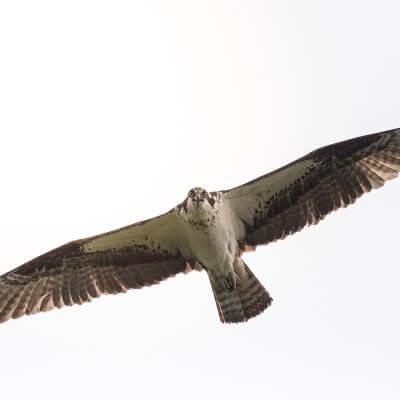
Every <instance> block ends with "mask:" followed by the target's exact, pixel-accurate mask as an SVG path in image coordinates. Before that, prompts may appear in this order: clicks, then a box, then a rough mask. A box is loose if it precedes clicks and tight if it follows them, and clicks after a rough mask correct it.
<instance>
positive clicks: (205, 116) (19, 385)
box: [0, 0, 400, 400]
mask: <svg viewBox="0 0 400 400" xmlns="http://www.w3.org/2000/svg"><path fill="white" fill-rule="evenodd" d="M399 15H400V5H399V2H398V0H393V1H389V0H379V1H378V0H371V1H365V0H359V1H352V0H347V1H344V0H340V1H329V0H323V1H316V0H314V1H312V0H304V1H296V0H274V1H269V0H265V1H261V0H260V1H251V0H243V1H224V0H217V1H215V0H213V1H211V0H210V1H188V0H182V1H174V0H169V1H162V0H159V1H155V0H143V1H118V0H113V1H99V0H96V1H88V0H79V1H73V0H70V1H55V0H49V1H41V0H37V1H15V0H12V1H8V0H4V1H2V2H1V3H0V135H1V136H0V176H1V192H0V194H1V196H0V221H1V224H0V237H1V251H0V273H5V272H7V271H8V270H10V269H12V268H15V267H16V266H18V265H20V264H22V263H23V262H25V261H28V260H29V259H31V258H33V257H35V256H38V255H40V254H41V253H43V252H45V251H47V250H50V249H52V248H54V247H56V246H59V245H61V244H63V243H65V242H67V241H70V240H72V239H78V238H81V237H85V236H89V235H93V234H97V233H100V232H103V231H107V230H110V229H113V228H117V227H120V226H123V225H126V224H129V223H133V222H135V221H138V220H141V219H145V218H149V217H152V216H155V215H157V214H159V213H162V212H164V211H167V210H169V209H170V208H172V207H173V206H175V205H176V204H177V203H178V202H180V201H181V200H183V198H184V197H185V196H186V193H187V190H188V189H189V188H190V187H192V186H197V185H200V186H204V187H205V188H207V189H208V190H218V189H227V188H230V187H233V186H235V185H238V184H241V183H244V182H245V181H246V180H250V179H253V178H255V177H257V176H259V175H261V174H264V173H266V172H268V171H270V170H272V169H275V168H277V167H280V166H282V165H284V164H285V163H288V162H290V161H292V160H294V159H295V158H297V157H300V156H302V155H304V154H305V153H307V152H309V151H311V150H313V149H315V148H317V147H320V146H323V145H326V144H329V143H333V142H336V141H340V140H345V139H348V138H351V137H354V136H358V135H362V134H367V133H374V132H378V131H382V130H386V129H391V128H395V127H398V126H400V47H399V38H400V24H399ZM399 199H400V181H393V182H390V183H388V184H387V185H386V186H385V187H384V188H383V189H381V190H380V191H377V192H375V193H372V194H369V195H366V196H365V197H363V198H362V199H360V200H359V201H358V202H357V204H356V205H354V206H351V207H349V208H348V209H346V210H341V211H339V212H337V213H335V214H334V215H333V216H329V217H327V218H326V220H325V221H323V222H322V223H321V224H319V225H318V226H316V227H311V228H308V229H305V230H303V231H302V232H301V233H299V234H296V235H294V236H292V237H289V238H287V239H286V240H284V241H282V242H279V243H275V244H272V245H270V246H267V247H260V248H258V249H257V252H255V253H251V254H247V255H246V256H245V259H246V262H247V263H248V264H249V265H250V266H251V268H252V269H253V271H254V272H255V274H256V275H257V276H258V277H259V279H260V280H261V281H262V282H263V283H264V284H265V286H266V287H267V288H268V290H269V291H270V293H271V294H272V296H273V297H274V303H273V306H272V307H271V308H270V309H268V310H267V311H266V312H265V313H263V314H262V315H261V316H259V317H257V318H255V319H253V320H251V321H249V322H248V323H246V324H241V325H235V326H232V325H229V326H224V325H222V324H221V323H220V322H219V319H218V315H217V310H216V307H215V304H214V299H213V296H212V292H211V289H210V287H209V282H208V278H207V276H206V274H204V273H197V272H195V273H192V274H189V275H186V276H179V277H176V278H175V279H171V280H168V281H166V282H163V283H162V284H160V285H159V286H156V287H152V288H146V289H143V290H140V291H131V292H130V293H128V294H125V295H118V296H104V297H102V298H100V299H98V300H96V301H94V302H92V303H91V304H87V305H84V306H80V307H79V306H75V307H68V308H64V309H62V310H57V311H53V312H50V313H45V314H40V315H36V316H34V317H25V318H21V319H19V320H16V321H10V322H8V323H6V324H4V325H1V326H0V343H1V351H0V388H1V394H0V396H1V398H2V399H22V398H33V399H36V398H40V399H54V398H57V399H79V398H90V399H91V398H96V399H117V398H124V399H125V398H135V399H152V398H154V399H157V398H161V397H162V398H167V399H169V398H171V399H172V398H173V399H205V398H208V399H213V398H218V397H219V398H230V399H244V398H246V399H253V398H263V399H264V398H265V399H273V400H275V399H277V400H281V399H307V400H312V399H335V400H336V399H355V398H356V399H357V398H358V399H377V398H381V399H385V400H391V399H396V400H397V399H399V398H400V379H399V371H400V341H399V337H400V324H399V317H400V314H399V308H400V263H399V223H400V207H399Z"/></svg>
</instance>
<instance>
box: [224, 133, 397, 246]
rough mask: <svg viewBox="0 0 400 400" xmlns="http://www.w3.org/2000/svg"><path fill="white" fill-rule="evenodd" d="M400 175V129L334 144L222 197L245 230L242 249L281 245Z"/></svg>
mask: <svg viewBox="0 0 400 400" xmlns="http://www.w3.org/2000/svg"><path fill="white" fill-rule="evenodd" d="M399 171H400V129H394V130H390V131H385V132H380V133H375V134H372V135H366V136H361V137H357V138H354V139H350V140H347V141H344V142H339V143H335V144H332V145H329V146H325V147H322V148H320V149H318V150H315V151H313V152H311V153H309V154H307V155H306V156H304V157H302V158H300V159H298V160H296V161H294V162H292V163H290V164H288V165H286V166H284V167H282V168H280V169H278V170H276V171H273V172H271V173H269V174H266V175H264V176H261V177H260V178H257V179H255V180H253V181H250V182H248V183H246V184H244V185H241V186H238V187H236V188H233V189H231V190H227V191H225V192H223V194H224V197H225V201H227V202H228V203H229V205H230V207H231V208H232V210H233V212H234V213H235V214H236V215H237V216H238V217H239V218H240V220H241V221H242V222H243V223H244V225H245V236H244V237H243V238H241V241H242V243H243V245H249V246H256V245H259V244H267V243H270V242H272V241H275V240H278V239H283V238H285V237H286V236H287V235H290V234H293V233H295V232H298V231H300V230H301V229H302V228H304V227H305V226H307V225H310V224H316V223H318V222H319V221H321V220H322V219H323V218H324V217H325V216H326V215H327V214H329V213H330V212H332V211H334V210H336V209H338V208H342V207H347V206H348V205H349V204H351V203H353V202H354V201H355V200H356V199H357V198H359V197H360V196H362V195H363V194H364V193H366V192H369V191H370V190H372V189H375V188H378V187H381V186H382V185H383V184H384V183H385V181H387V180H389V179H393V178H395V177H396V176H397V175H398V172H399Z"/></svg>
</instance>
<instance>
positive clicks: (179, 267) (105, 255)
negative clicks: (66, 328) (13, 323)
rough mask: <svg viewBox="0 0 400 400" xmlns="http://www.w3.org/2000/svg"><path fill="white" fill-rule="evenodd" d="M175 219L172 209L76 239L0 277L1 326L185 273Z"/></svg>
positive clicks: (185, 262)
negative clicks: (89, 236) (154, 216)
mask: <svg viewBox="0 0 400 400" xmlns="http://www.w3.org/2000/svg"><path fill="white" fill-rule="evenodd" d="M177 218H178V217H177V215H176V212H174V211H173V210H172V211H170V212H169V213H167V214H163V215H161V216H159V217H156V218H152V219H149V220H146V221H143V222H139V223H136V224H133V225H130V226H127V227H124V228H121V229H118V230H115V231H112V232H108V233H104V234H101V235H98V236H94V237H91V238H87V239H82V240H76V241H73V242H70V243H67V244H65V245H64V246H61V247H58V248H56V249H54V250H52V251H50V252H48V253H45V254H43V255H41V256H39V257H37V258H35V259H33V260H31V261H29V262H27V263H25V264H23V265H21V266H20V267H18V268H16V269H14V270H13V271H10V272H8V273H6V274H4V275H2V276H0V322H4V321H6V320H8V319H10V318H18V317H21V316H23V315H26V314H33V313H36V312H39V311H48V310H51V309H53V308H54V307H57V308H61V307H63V306H64V305H67V306H70V305H72V304H82V303H84V302H88V301H90V300H92V299H93V298H95V297H98V296H100V295H101V294H103V293H104V294H110V293H112V294H114V293H120V292H125V291H127V290H128V289H131V288H141V287H143V286H148V285H153V284H155V283H158V282H160V281H162V280H163V279H166V278H168V277H171V276H174V275H176V274H177V273H179V272H184V271H185V270H190V266H189V265H188V263H187V261H186V259H185V258H184V257H183V256H182V254H181V252H180V250H179V246H178V242H180V243H181V242H182V237H181V235H180V234H179V222H178V221H177Z"/></svg>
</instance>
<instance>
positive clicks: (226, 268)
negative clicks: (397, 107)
mask: <svg viewBox="0 0 400 400" xmlns="http://www.w3.org/2000/svg"><path fill="white" fill-rule="evenodd" d="M399 171H400V129H393V130H390V131H386V132H380V133H375V134H372V135H366V136H361V137H357V138H354V139H350V140H347V141H344V142H340V143H336V144H332V145H329V146H325V147H322V148H320V149H318V150H315V151H313V152H311V153H309V154H307V155H306V156H304V157H302V158H299V159H298V160H296V161H294V162H292V163H290V164H288V165H286V166H284V167H282V168H279V169H277V170H276V171H273V172H271V173H269V174H266V175H263V176H261V177H259V178H257V179H254V180H252V181H250V182H247V183H245V184H243V185H241V186H238V187H235V188H233V189H230V190H222V191H218V192H207V191H206V190H205V189H202V188H200V187H195V188H193V189H191V190H189V192H188V194H187V197H186V198H185V200H184V201H183V202H182V203H180V204H178V205H177V206H176V207H175V208H173V209H172V210H170V211H169V212H167V213H165V214H163V215H160V216H158V217H155V218H151V219H148V220H145V221H141V222H137V223H135V224H133V225H128V226H126V227H123V228H120V229H116V230H114V231H111V232H107V233H103V234H100V235H97V236H93V237H89V238H86V239H81V240H75V241H72V242H69V243H67V244H65V245H63V246H61V247H58V248H56V249H54V250H51V251H49V252H48V253H45V254H42V255H41V256H39V257H37V258H34V259H33V260H31V261H28V262H27V263H25V264H23V265H21V266H19V267H18V268H16V269H14V270H12V271H10V272H8V273H6V274H4V275H2V276H0V322H4V321H7V320H9V319H10V318H19V317H21V316H23V315H30V314H34V313H37V312H39V311H48V310H51V309H53V308H55V307H56V308H61V307H63V306H70V305H73V304H82V303H85V302H88V301H91V300H92V299H94V298H95V297H99V296H100V295H101V294H103V293H104V294H115V293H120V292H126V291H127V290H129V289H138V288H141V287H143V286H150V285H153V284H156V283H159V282H160V281H162V280H164V279H166V278H169V277H172V276H174V275H176V274H178V273H180V272H185V273H186V272H190V271H192V270H199V271H203V270H204V271H205V272H206V273H207V274H208V277H209V280H210V283H211V287H212V291H213V294H214V298H215V302H216V305H217V309H218V314H219V318H220V320H221V321H222V322H224V323H225V322H244V321H247V320H248V319H250V318H252V317H255V316H256V315H258V314H260V313H261V312H262V311H264V310H265V309H266V308H267V307H268V306H269V305H270V304H271V302H272V298H271V297H270V295H269V293H268V292H267V291H266V289H265V288H264V286H263V285H262V284H261V283H260V282H259V281H258V279H257V278H256V277H255V275H254V274H253V273H252V271H251V270H250V269H249V267H248V266H247V265H246V263H245V262H244V260H243V259H242V254H243V253H244V252H246V251H249V250H254V249H255V247H256V246H258V245H262V244H268V243H270V242H273V241H275V240H278V239H284V238H285V237H286V236H287V235H290V234H292V233H295V232H298V231H300V230H301V229H303V228H304V227H305V226H307V225H312V224H316V223H318V222H319V221H321V220H322V219H323V218H324V217H325V216H326V215H327V214H329V213H330V212H331V211H333V210H336V209H338V208H342V207H347V206H348V205H349V204H351V203H353V202H354V201H355V200H356V199H357V198H359V197H360V196H361V195H362V194H363V193H366V192H369V191H370V190H371V189H375V188H378V187H381V186H382V185H383V184H384V183H385V181H387V180H389V179H392V178H395V177H396V176H397V175H398V172H399Z"/></svg>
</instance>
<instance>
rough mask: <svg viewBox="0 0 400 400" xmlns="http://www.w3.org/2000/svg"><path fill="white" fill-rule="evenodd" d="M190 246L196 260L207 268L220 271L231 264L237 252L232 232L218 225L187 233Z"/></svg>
mask: <svg viewBox="0 0 400 400" xmlns="http://www.w3.org/2000/svg"><path fill="white" fill-rule="evenodd" d="M189 243H190V248H191V251H192V253H193V255H194V256H195V258H196V260H197V261H199V262H200V263H201V264H203V265H204V266H206V267H207V268H209V269H212V270H216V271H220V270H225V269H226V268H227V267H228V265H229V266H230V265H232V263H233V259H234V257H235V255H236V253H237V243H236V240H235V238H234V235H233V232H232V233H231V232H230V231H226V230H225V231H224V230H223V229H220V228H219V227H218V226H213V227H210V228H208V229H204V230H193V229H191V232H190V233H189Z"/></svg>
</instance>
